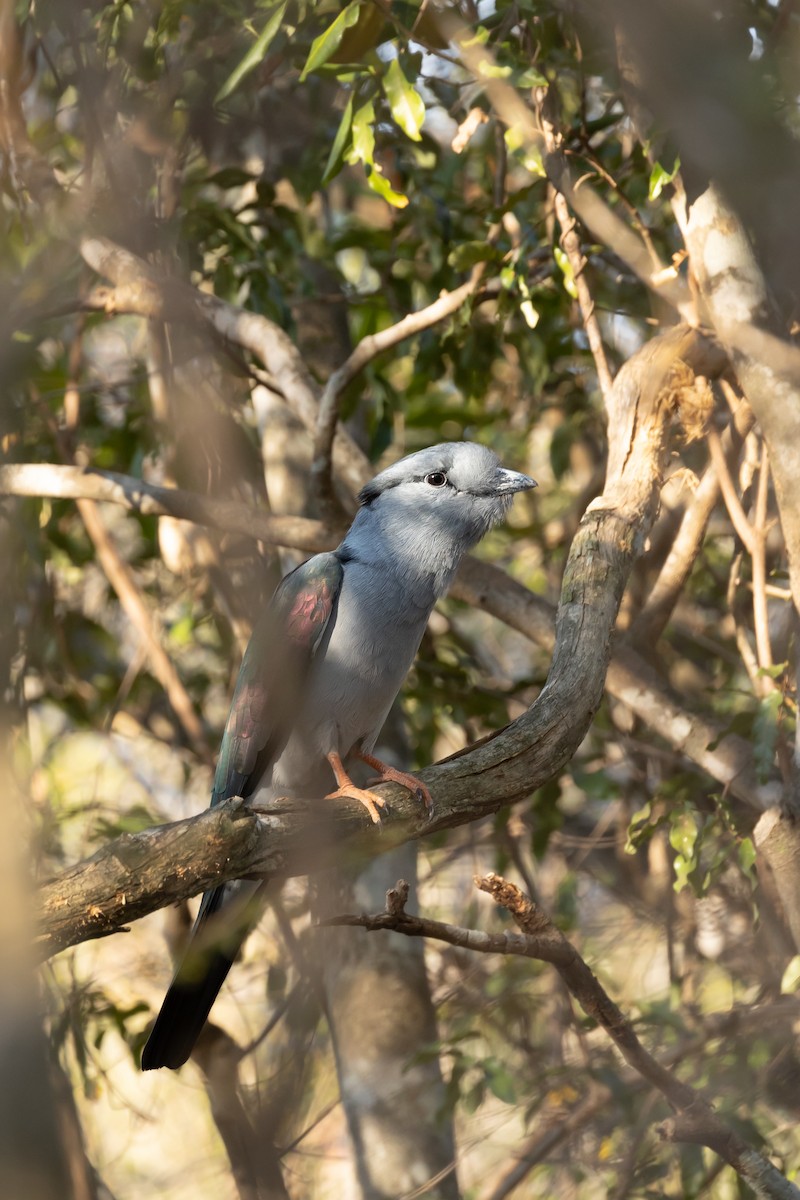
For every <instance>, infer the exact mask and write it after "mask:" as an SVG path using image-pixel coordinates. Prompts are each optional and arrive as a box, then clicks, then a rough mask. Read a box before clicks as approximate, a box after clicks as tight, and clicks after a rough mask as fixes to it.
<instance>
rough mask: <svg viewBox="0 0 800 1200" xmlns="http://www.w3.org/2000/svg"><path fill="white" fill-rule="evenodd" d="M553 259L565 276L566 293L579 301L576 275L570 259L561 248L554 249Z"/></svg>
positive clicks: (555, 247)
mask: <svg viewBox="0 0 800 1200" xmlns="http://www.w3.org/2000/svg"><path fill="white" fill-rule="evenodd" d="M553 257H554V258H555V260H556V263H557V265H558V269H559V270H560V271H561V274H562V275H563V276H564V291H565V292H566V293H567V295H568V296H572V299H573V300H577V299H578V289H577V287H576V286H575V274H574V272H573V270H572V264H571V262H570V261H569V257H568V255H567V253H566V251H564V250H562V249H561V247H560V246H554V247H553Z"/></svg>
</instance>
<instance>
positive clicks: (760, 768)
mask: <svg viewBox="0 0 800 1200" xmlns="http://www.w3.org/2000/svg"><path fill="white" fill-rule="evenodd" d="M782 701H783V697H782V696H781V693H780V692H778V691H774V692H770V693H769V695H768V696H765V697H764V699H763V700H760V701H759V705H758V711H757V713H756V719H755V721H754V722H753V758H754V759H755V763H756V772H757V774H758V778H759V781H760V782H761V783H766V781H767V780H768V779H769V777H770V775H771V774H772V768H773V762H774V758H775V746H776V745H777V741H778V714H779V713H780V708H781V703H782Z"/></svg>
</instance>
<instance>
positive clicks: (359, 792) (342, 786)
mask: <svg viewBox="0 0 800 1200" xmlns="http://www.w3.org/2000/svg"><path fill="white" fill-rule="evenodd" d="M326 757H327V759H328V762H329V763H330V765H331V770H332V771H333V773H334V775H335V777H336V782H337V783H338V785H339V786H338V788H337V789H336V791H335V792H328V795H327V796H326V797H325V799H326V800H340V799H344V797H345V796H347V797H349V798H350V799H351V800H358V801H360V803H361V804H363V805H364V808H365V809H366V810H367V812H368V813H369V815H370V816H371V817H372V819H373V821H374V822H375V824H376V825H380V823H381V814H380V813H379V812H378V809H379V808H384V807H385V805H386V801H385V800H384V799H383V797H382V796H378V795H377V794H376V793H375V792H369V791H367V789H366V788H360V787H357V786H356V784H354V783H353V781H352V779H351V778H350V776H349V775H348V774H347V771H345V769H344V763H343V762H342V760H341V758H340V756H339V755H338V754H337V753H336V751H335V750H331V752H330V754H328V755H327V756H326Z"/></svg>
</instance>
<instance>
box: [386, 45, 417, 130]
mask: <svg viewBox="0 0 800 1200" xmlns="http://www.w3.org/2000/svg"><path fill="white" fill-rule="evenodd" d="M383 90H384V92H385V93H386V99H387V100H388V101H389V107H390V109H391V110H392V116H393V117H394V119H395V121H396V122H397V124H398V125H399V126H400V128H401V129H402V131H403V133H404V134H406V136H407V137H410V138H411V140H412V141H413V142H419V141H421V139H422V134H421V133H420V129H421V128H422V122H423V121H424V120H425V104H424V102H423V99H422V97H421V96H420V94H419V92H418V91H417V89H416V88H415V87H413V86H412V84H410V83H409V82H408V80H407V79H406V77H405V75H404V74H403V69H402V67H401V66H400V63H399V62H398V60H397V59H396V58H393V59H392V61H391V63H390V64H389V70H388V71H387V72H386V74H385V75H384V77H383Z"/></svg>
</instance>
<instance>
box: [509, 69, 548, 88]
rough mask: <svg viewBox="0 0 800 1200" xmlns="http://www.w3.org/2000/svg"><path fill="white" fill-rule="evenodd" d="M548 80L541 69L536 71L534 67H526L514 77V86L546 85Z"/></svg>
mask: <svg viewBox="0 0 800 1200" xmlns="http://www.w3.org/2000/svg"><path fill="white" fill-rule="evenodd" d="M548 82H549V81H548V79H547V76H546V75H543V74H542V72H541V71H537V70H536V68H535V67H527V68H526V70H524V71H523V72H522V74H520V75H517V77H516V78H515V80H514V87H518V88H532V87H547V85H548Z"/></svg>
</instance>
